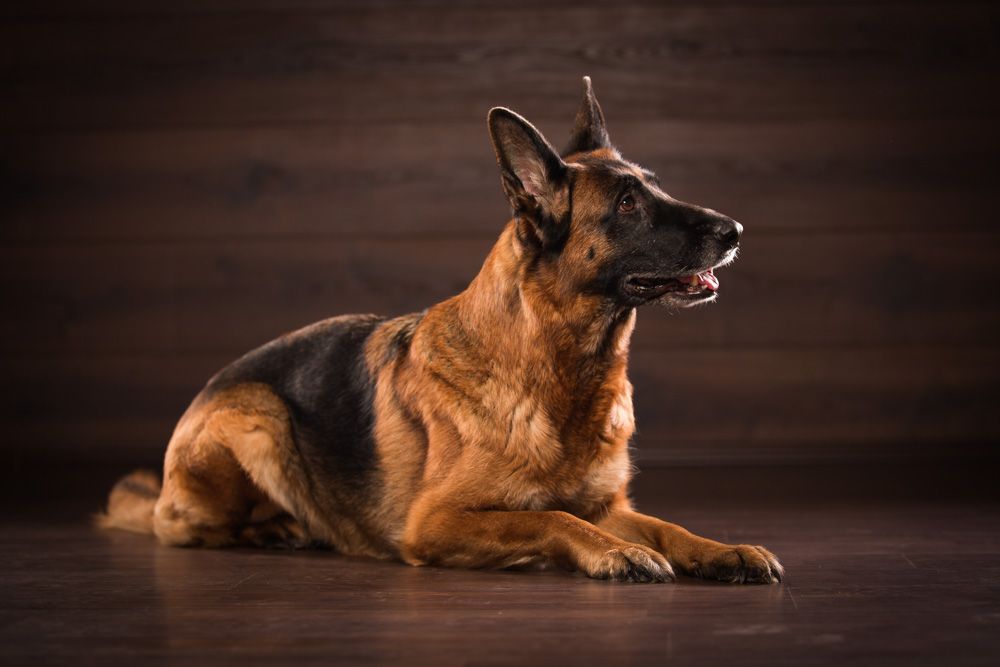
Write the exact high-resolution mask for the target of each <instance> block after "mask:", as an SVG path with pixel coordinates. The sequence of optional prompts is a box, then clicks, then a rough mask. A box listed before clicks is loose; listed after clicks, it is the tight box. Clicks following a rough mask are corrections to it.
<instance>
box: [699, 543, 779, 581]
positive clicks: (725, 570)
mask: <svg viewBox="0 0 1000 667" xmlns="http://www.w3.org/2000/svg"><path fill="white" fill-rule="evenodd" d="M684 570H685V572H686V574H689V575H691V576H694V577H700V578H702V579H718V580H719V581H731V582H733V583H741V584H743V583H749V584H773V583H777V582H780V581H781V577H782V576H783V575H784V573H785V568H783V567H782V566H781V563H779V562H778V559H777V558H775V556H774V554H772V553H771V552H770V551H768V550H767V549H765V548H764V547H756V546H750V545H748V544H740V545H728V544H717V545H714V546H711V547H706V548H705V549H703V550H702V551H700V552H699V553H697V554H694V555H693V556H692V558H691V562H690V563H688V564H686V565H685V567H684Z"/></svg>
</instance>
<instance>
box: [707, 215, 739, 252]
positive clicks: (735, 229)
mask: <svg viewBox="0 0 1000 667" xmlns="http://www.w3.org/2000/svg"><path fill="white" fill-rule="evenodd" d="M712 233H713V234H715V238H717V239H719V241H721V242H722V243H723V244H724V245H726V246H728V247H730V248H735V247H736V246H738V245H739V244H740V235H742V234H743V225H741V224H740V223H738V222H736V221H735V220H732V219H730V218H725V217H720V218H719V219H717V220H716V221H715V223H714V225H713V227H712Z"/></svg>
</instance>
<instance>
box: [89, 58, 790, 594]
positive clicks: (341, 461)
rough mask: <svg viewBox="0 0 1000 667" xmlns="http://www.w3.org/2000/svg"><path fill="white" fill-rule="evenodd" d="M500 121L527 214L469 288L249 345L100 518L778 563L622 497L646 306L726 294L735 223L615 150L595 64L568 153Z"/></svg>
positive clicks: (384, 540) (667, 565) (660, 576)
mask: <svg viewBox="0 0 1000 667" xmlns="http://www.w3.org/2000/svg"><path fill="white" fill-rule="evenodd" d="M489 131H490V136H491V137H492V139H493V146H494V148H495V149H496V154H497V160H498V162H499V166H500V176H501V182H502V184H503V189H504V192H505V193H506V195H507V197H508V198H509V199H510V203H511V205H512V207H513V219H512V220H510V222H508V223H507V226H506V227H505V228H504V231H503V233H502V234H501V235H500V238H499V240H498V241H497V243H496V245H495V246H494V248H493V250H492V252H490V254H489V256H488V257H487V258H486V262H485V263H484V264H483V267H482V269H481V270H480V272H479V274H478V275H477V276H476V278H475V279H474V280H473V281H472V283H471V284H470V285H469V287H468V289H466V290H465V291H464V292H463V293H461V294H459V295H458V296H456V297H453V298H451V299H448V300H447V301H444V302H443V303H440V304H438V305H436V306H433V307H432V308H429V309H428V310H426V311H424V312H422V313H416V314H412V315H406V316H403V317H398V318H395V319H387V318H382V317H376V316H373V315H348V316H343V317H335V318H332V319H328V320H324V321H321V322H317V323H316V324H313V325H311V326H307V327H305V328H304V329H300V330H298V331H295V332H293V333H290V334H287V335H285V336H283V337H281V338H278V339H277V340H275V341H272V342H270V343H268V344H266V345H264V346H263V347H260V348H258V349H256V350H254V351H252V352H250V353H249V354H247V355H245V356H243V357H242V358H240V359H238V360H237V361H235V362H233V363H232V364H230V365H229V366H227V367H226V368H224V369H223V370H222V371H220V372H219V373H218V374H217V375H216V376H215V377H213V378H212V379H211V380H210V381H209V382H208V384H207V385H206V387H205V388H204V389H203V390H202V391H201V393H200V394H198V395H197V397H196V398H195V399H194V402H193V403H192V404H191V406H190V407H189V408H188V409H187V411H186V412H185V413H184V415H183V417H181V419H180V422H179V423H178V424H177V427H176V430H175V431H174V434H173V437H172V438H171V440H170V444H169V446H168V448H167V452H166V460H165V463H164V472H165V476H164V478H163V481H162V485H161V482H160V480H159V478H158V477H157V476H156V475H154V474H152V473H148V472H142V471H139V472H135V473H132V474H131V475H128V476H126V477H125V478H124V479H122V480H121V481H120V482H119V483H118V484H117V485H116V486H115V487H114V488H113V489H112V491H111V495H110V498H109V500H108V508H107V512H106V513H105V514H103V515H101V516H100V517H99V522H100V523H101V524H102V525H104V526H105V527H118V528H125V529H130V530H134V531H138V532H145V533H154V534H155V535H156V537H157V538H159V540H160V541H161V542H162V543H163V544H167V545H176V546H188V547H226V546H288V547H308V546H320V545H322V546H325V547H328V548H333V549H336V550H338V551H340V552H343V553H345V554H364V555H369V556H374V557H376V558H384V559H397V560H402V561H405V562H407V563H411V564H413V565H425V564H430V565H438V566H451V567H465V568H508V567H514V566H518V567H526V566H527V567H531V566H545V565H550V564H554V565H557V566H560V567H562V568H565V569H567V570H574V571H579V572H582V573H584V574H586V575H587V576H589V577H594V578H598V579H613V580H616V581H639V582H662V581H667V580H672V579H674V576H675V572H677V573H682V574H685V575H690V576H696V577H705V578H712V579H721V580H725V581H738V582H765V583H770V582H776V581H780V580H781V576H782V567H781V565H780V564H779V563H778V561H777V559H776V558H775V557H774V556H773V555H772V554H771V553H770V552H769V551H767V550H766V549H764V548H762V547H758V546H749V545H727V544H721V543H719V542H714V541H712V540H708V539H705V538H702V537H697V536H695V535H692V534H691V533H689V532H688V531H686V530H684V529H683V528H681V527H679V526H676V525H673V524H670V523H666V522H664V521H660V520H659V519H655V518H652V517H649V516H645V515H643V514H639V513H638V512H636V511H635V510H633V508H632V505H631V504H630V502H629V499H628V496H627V490H628V485H629V478H630V475H631V472H632V465H631V462H630V460H629V439H630V437H631V436H632V432H633V430H634V420H633V412H632V385H631V384H630V383H629V381H628V378H627V377H626V361H627V356H628V348H629V339H630V337H631V334H632V329H633V327H634V325H635V317H636V308H637V307H639V306H643V305H646V304H657V305H661V306H666V307H669V308H675V309H680V308H686V307H688V306H692V305H694V304H700V303H707V302H709V301H712V300H713V299H714V298H715V294H716V290H717V289H718V286H719V282H718V280H717V278H716V277H715V274H714V273H713V270H714V269H716V268H718V267H720V266H724V265H726V264H728V263H730V262H732V261H733V259H734V258H735V257H736V252H737V248H738V244H739V240H740V234H741V232H742V227H741V226H740V225H739V223H737V222H735V221H733V220H731V219H730V218H727V217H725V216H723V215H720V214H719V213H716V212H714V211H711V210H709V209H705V208H701V207H698V206H693V205H691V204H686V203H683V202H680V201H677V200H675V199H673V198H671V197H670V196H669V195H667V194H666V193H665V192H664V191H663V190H662V189H661V188H660V184H659V182H658V181H657V178H656V176H655V175H654V174H653V173H652V172H650V171H649V170H647V169H643V168H642V167H639V166H637V165H635V164H632V163H630V162H627V161H626V160H624V159H622V157H621V156H620V154H619V153H618V151H617V150H616V149H615V148H614V147H613V146H612V145H611V142H610V140H609V138H608V134H607V131H606V130H605V125H604V117H603V115H602V113H601V109H600V107H599V106H598V104H597V100H596V99H595V97H594V93H593V89H592V87H591V84H590V79H589V78H584V97H583V103H582V105H581V106H580V110H579V112H578V114H577V116H576V121H575V122H574V125H573V129H572V134H571V140H570V145H569V147H568V148H567V149H566V150H565V151H564V152H563V154H562V155H561V156H560V154H559V153H557V152H556V151H555V150H554V149H553V148H552V146H551V145H549V143H548V142H547V141H546V140H545V139H544V138H543V137H542V135H541V134H540V133H539V132H538V130H536V129H535V128H534V127H533V126H532V125H531V124H530V123H529V122H528V121H527V120H525V119H524V118H522V117H521V116H519V115H517V114H516V113H514V112H512V111H510V110H508V109H504V108H495V109H493V110H491V111H490V113H489Z"/></svg>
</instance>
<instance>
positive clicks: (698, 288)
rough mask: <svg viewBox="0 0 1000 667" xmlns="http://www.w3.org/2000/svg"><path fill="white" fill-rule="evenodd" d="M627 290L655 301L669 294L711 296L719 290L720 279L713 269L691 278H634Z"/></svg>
mask: <svg viewBox="0 0 1000 667" xmlns="http://www.w3.org/2000/svg"><path fill="white" fill-rule="evenodd" d="M625 286H626V289H627V290H628V291H629V292H631V293H632V294H633V295H634V296H638V297H641V298H643V299H655V298H657V297H660V296H663V295H664V294H668V293H676V294H677V295H678V296H681V295H684V296H695V297H697V296H709V295H710V294H712V293H714V292H715V290H717V289H719V279H718V278H716V277H715V273H714V271H713V270H712V269H709V270H708V271H702V272H701V273H696V274H694V275H690V276H679V277H676V278H662V277H657V276H633V277H632V278H629V280H628V281H627V282H626V283H625Z"/></svg>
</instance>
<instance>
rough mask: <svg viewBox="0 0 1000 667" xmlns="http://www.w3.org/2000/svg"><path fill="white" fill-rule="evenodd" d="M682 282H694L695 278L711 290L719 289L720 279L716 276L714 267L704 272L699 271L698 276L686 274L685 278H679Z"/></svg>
mask: <svg viewBox="0 0 1000 667" xmlns="http://www.w3.org/2000/svg"><path fill="white" fill-rule="evenodd" d="M678 280H680V281H681V282H682V283H687V284H689V285H690V284H692V283H693V281H694V280H697V281H698V284H699V285H702V286H703V287H707V288H708V289H710V290H717V289H719V279H718V278H716V277H715V273H713V270H712V269H709V270H708V271H705V272H704V273H699V274H698V275H697V276H685V277H683V278H678Z"/></svg>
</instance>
